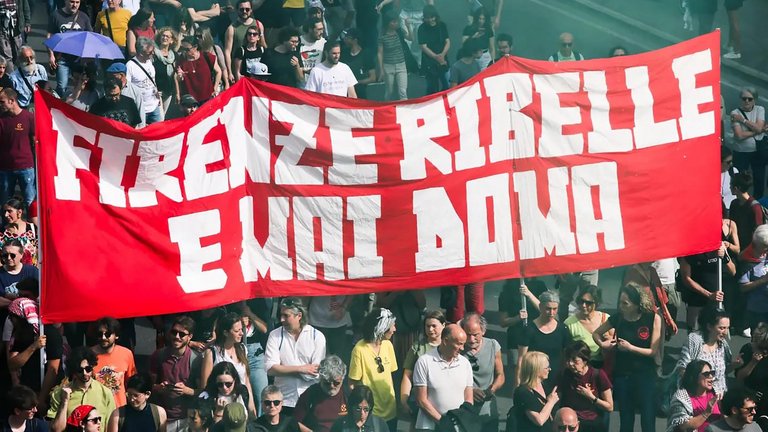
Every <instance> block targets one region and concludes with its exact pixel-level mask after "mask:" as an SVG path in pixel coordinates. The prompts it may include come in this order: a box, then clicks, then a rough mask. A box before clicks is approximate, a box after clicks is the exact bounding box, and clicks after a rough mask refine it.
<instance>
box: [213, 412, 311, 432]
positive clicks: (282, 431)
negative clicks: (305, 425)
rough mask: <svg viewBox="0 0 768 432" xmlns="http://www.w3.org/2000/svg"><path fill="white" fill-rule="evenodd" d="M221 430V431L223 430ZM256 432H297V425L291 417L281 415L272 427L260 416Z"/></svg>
mask: <svg viewBox="0 0 768 432" xmlns="http://www.w3.org/2000/svg"><path fill="white" fill-rule="evenodd" d="M219 423H222V422H219ZM221 430H222V431H223V430H225V429H221ZM256 430H257V431H267V432H299V424H298V423H297V422H296V420H295V419H294V418H293V417H289V416H285V415H281V416H280V422H279V423H278V424H276V425H273V424H270V423H269V421H268V420H267V419H266V417H264V416H261V417H259V418H257V419H256Z"/></svg>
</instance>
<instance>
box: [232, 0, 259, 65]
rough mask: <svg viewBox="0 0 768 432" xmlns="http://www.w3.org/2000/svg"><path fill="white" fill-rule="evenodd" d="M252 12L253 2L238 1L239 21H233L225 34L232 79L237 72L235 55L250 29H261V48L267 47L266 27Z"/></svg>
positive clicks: (247, 0)
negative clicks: (234, 65) (253, 27)
mask: <svg viewBox="0 0 768 432" xmlns="http://www.w3.org/2000/svg"><path fill="white" fill-rule="evenodd" d="M252 10H253V6H251V0H238V2H237V20H236V21H233V22H232V24H230V25H229V27H227V30H226V32H225V33H224V61H225V62H226V65H227V69H229V71H230V76H232V77H234V76H235V75H234V72H235V71H234V69H233V68H232V64H233V63H234V62H235V53H236V52H237V50H238V49H239V48H240V47H241V46H242V45H243V41H244V40H245V35H246V33H247V32H248V28H249V27H251V26H256V27H258V28H259V33H260V39H259V46H261V47H262V48H266V47H267V45H266V43H265V40H266V39H265V35H264V25H262V23H261V22H259V20H257V19H256V18H254V17H253V16H252V15H251V11H252Z"/></svg>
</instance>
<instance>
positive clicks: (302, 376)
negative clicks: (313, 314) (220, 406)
mask: <svg viewBox="0 0 768 432" xmlns="http://www.w3.org/2000/svg"><path fill="white" fill-rule="evenodd" d="M307 318H308V317H307V308H306V307H305V306H304V303H302V301H301V299H299V298H297V297H288V298H285V299H283V301H282V302H280V323H281V324H282V325H281V326H280V327H279V328H276V329H274V330H272V331H271V332H270V333H269V337H268V338H267V349H266V352H265V354H264V367H265V369H266V370H267V375H270V376H273V377H275V385H276V386H277V387H278V388H279V389H280V391H281V392H282V393H283V397H284V399H283V413H284V414H286V415H291V414H293V408H294V407H295V406H296V403H297V402H298V400H299V396H301V394H302V393H304V391H305V390H307V389H308V388H309V386H311V385H312V384H314V383H316V382H317V381H318V369H319V367H320V360H322V359H323V358H324V357H325V336H323V334H322V333H321V332H319V331H317V329H315V328H314V327H312V326H311V325H309V324H307Z"/></svg>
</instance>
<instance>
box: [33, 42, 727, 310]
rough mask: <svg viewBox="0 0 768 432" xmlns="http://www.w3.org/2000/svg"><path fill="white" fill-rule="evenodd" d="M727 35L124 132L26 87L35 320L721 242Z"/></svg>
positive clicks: (224, 109) (572, 264)
mask: <svg viewBox="0 0 768 432" xmlns="http://www.w3.org/2000/svg"><path fill="white" fill-rule="evenodd" d="M719 41H720V39H719V35H718V34H717V33H712V34H709V35H705V36H702V37H699V38H696V39H693V40H690V41H687V42H684V43H681V44H678V45H675V46H671V47H668V48H664V49H662V50H659V51H655V52H650V53H645V54H639V55H634V56H629V57H617V58H611V59H596V60H587V61H580V62H567V63H549V62H542V61H534V60H527V59H522V58H510V59H504V60H503V61H500V62H498V63H497V64H495V65H493V66H492V67H491V68H489V69H488V70H486V71H485V72H483V73H482V74H481V75H479V76H477V77H475V78H474V79H473V80H471V81H469V82H467V83H465V84H464V85H462V86H460V87H458V88H455V89H451V90H449V91H447V92H444V93H440V94H436V95H430V96H426V97H424V98H421V99H416V100H410V101H406V102H402V103H397V104H377V103H374V102H370V101H363V100H348V99H345V98H337V97H330V96H326V95H322V94H317V93H308V92H304V91H300V90H295V89H290V88H285V87H279V86H273V85H269V84H263V83H258V82H253V81H248V80H242V81H240V82H239V83H238V84H237V85H235V86H234V87H233V88H232V89H230V90H229V91H227V92H225V93H224V94H222V95H221V96H219V97H218V98H216V99H214V100H213V101H211V102H209V103H207V104H206V105H205V106H203V107H202V108H201V109H199V110H198V111H197V112H196V113H195V114H194V115H192V116H191V117H188V118H185V119H180V120H174V121H167V122H164V123H161V124H155V125H151V126H149V127H147V128H145V129H140V130H134V129H132V128H130V127H127V126H125V125H123V124H118V123H115V122H113V121H111V120H106V119H103V118H99V117H95V116H92V115H89V114H85V113H83V112H82V111H78V110H76V109H74V108H72V107H70V106H67V105H65V104H63V103H61V102H60V101H57V100H54V99H53V98H51V97H50V96H49V95H47V94H45V93H37V94H36V96H35V98H36V107H37V114H36V116H37V124H38V131H39V139H40V146H39V169H40V173H39V174H40V176H39V177H40V198H41V209H43V211H42V218H43V224H42V233H43V239H42V252H43V255H42V257H43V286H42V312H43V318H44V320H45V321H47V322H58V321H79V320H91V319H95V318H97V317H99V316H102V315H104V314H110V315H113V316H117V317H127V316H143V315H156V314H166V313H174V312H182V311H188V310H194V309H202V308H208V307H212V306H215V305H221V304H226V303H231V302H235V301H238V300H242V299H247V298H253V297H264V296H267V297H271V296H286V295H329V294H339V293H344V294H355V293H366V292H371V291H381V290H398V289H406V288H416V287H430V286H439V285H452V284H462V283H467V282H474V281H488V280H498V279H505V278H512V277H516V276H521V275H523V276H534V275H545V274H553V273H563V272H571V271H579V270H585V269H599V268H606V267H611V266H616V265H624V264H630V263H636V262H643V261H650V260H654V259H659V258H665V257H675V256H683V255H688V254H693V253H699V252H704V251H709V250H713V249H715V248H716V247H717V246H718V244H719V241H720V235H719V234H718V230H717V227H718V226H719V224H720V217H721V216H720V203H719V192H718V191H719V183H718V178H719V176H718V174H719V166H720V164H719V158H718V155H719V136H720V129H719V128H720V122H719V112H720V110H719V103H720V91H719V76H720V75H719V69H720V65H719V59H720V54H719Z"/></svg>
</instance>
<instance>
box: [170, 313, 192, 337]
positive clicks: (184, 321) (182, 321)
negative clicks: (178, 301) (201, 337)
mask: <svg viewBox="0 0 768 432" xmlns="http://www.w3.org/2000/svg"><path fill="white" fill-rule="evenodd" d="M176 325H178V326H182V327H183V328H184V330H186V331H188V332H189V334H192V333H194V330H195V320H193V319H192V318H191V317H190V316H189V315H179V316H177V317H176V318H175V319H174V320H173V324H171V327H173V326H176Z"/></svg>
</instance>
